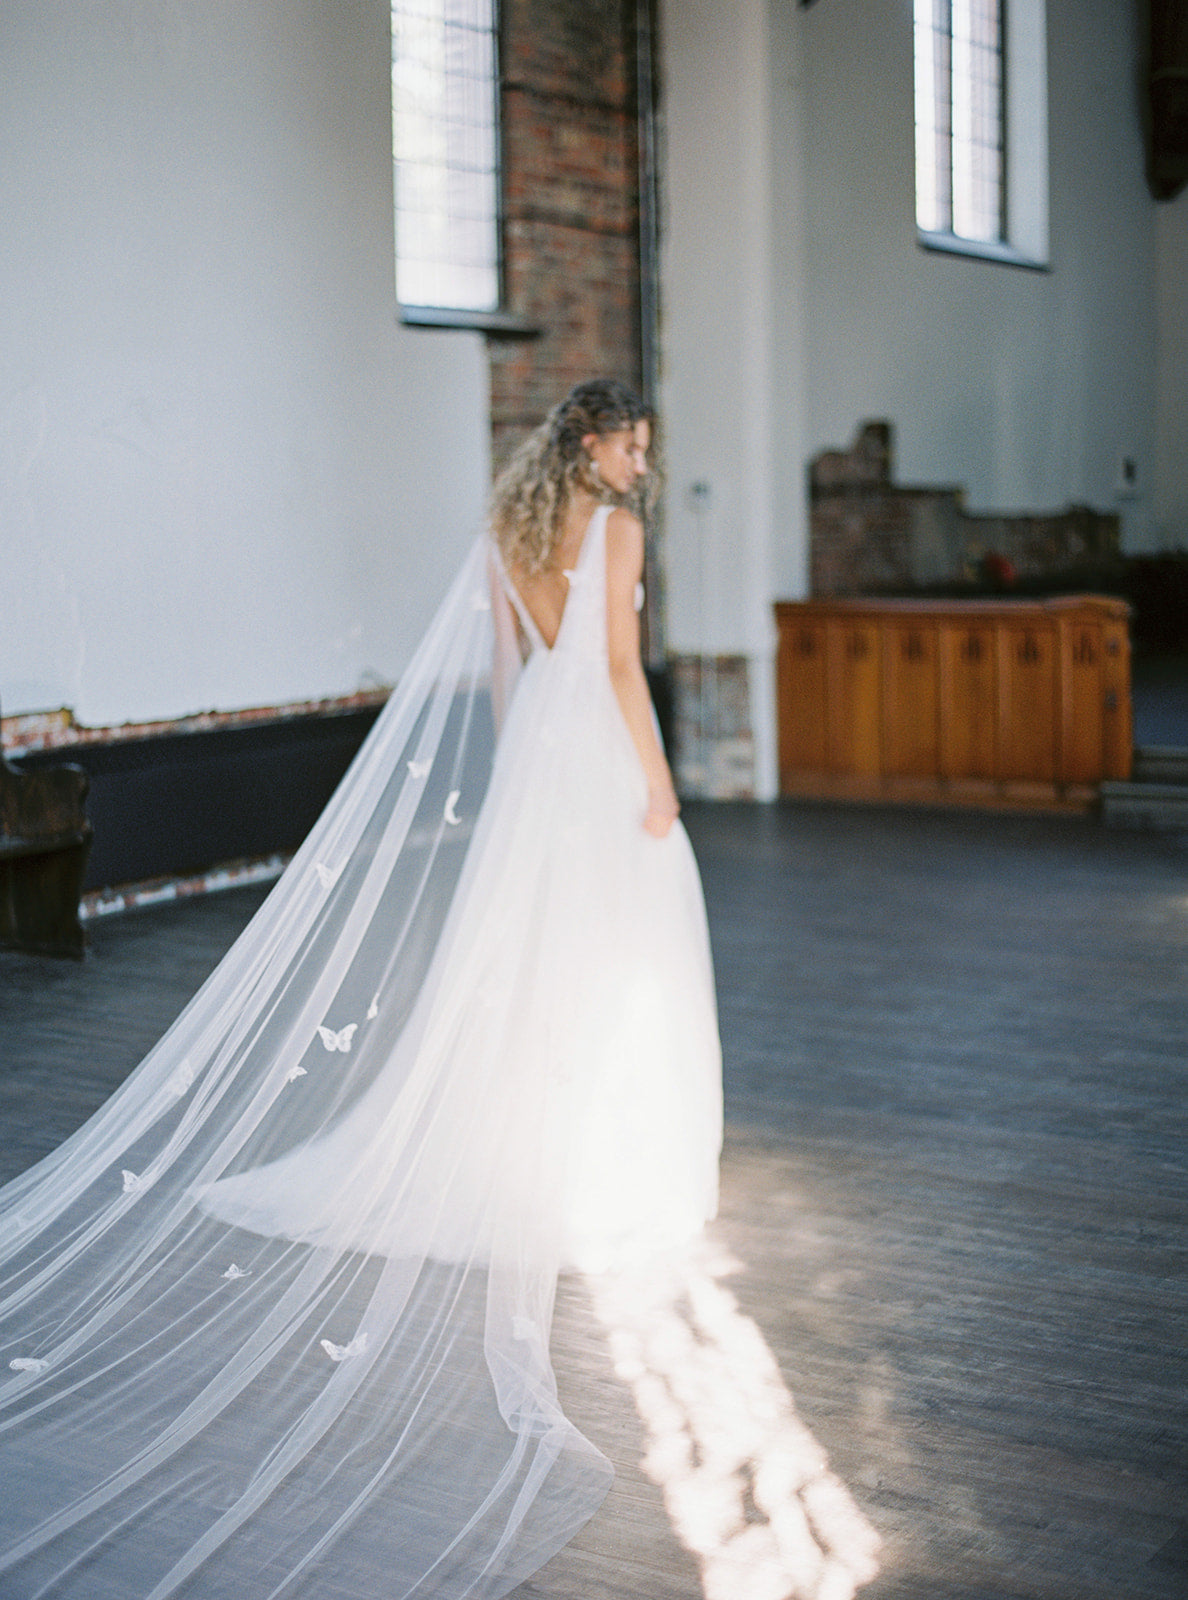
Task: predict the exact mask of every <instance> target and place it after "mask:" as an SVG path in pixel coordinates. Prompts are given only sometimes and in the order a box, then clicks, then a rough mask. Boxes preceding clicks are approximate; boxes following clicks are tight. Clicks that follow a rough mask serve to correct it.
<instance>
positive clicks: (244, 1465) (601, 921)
mask: <svg viewBox="0 0 1188 1600" xmlns="http://www.w3.org/2000/svg"><path fill="white" fill-rule="evenodd" d="M648 431H649V421H648V418H647V416H646V414H645V412H644V410H643V408H642V406H640V404H639V402H638V401H637V400H635V398H634V397H633V396H631V395H630V393H629V392H628V391H626V390H623V389H622V388H621V387H620V386H618V385H615V384H611V383H606V382H596V383H592V384H587V385H582V386H579V388H578V389H577V390H575V391H573V392H572V394H571V395H570V396H569V397H567V399H566V400H565V401H564V402H563V403H562V404H561V406H559V407H558V408H557V409H556V410H555V411H554V412H553V413H552V414H551V416H550V418H549V419H548V421H547V422H546V424H545V425H544V427H543V428H542V429H541V430H538V432H537V433H536V434H535V435H533V436H532V438H531V439H530V440H529V441H528V443H527V444H526V445H525V447H524V448H523V449H522V451H521V452H520V453H519V454H518V455H517V457H516V458H515V460H514V461H513V463H512V465H511V467H510V468H509V469H508V472H507V473H506V474H505V475H504V478H503V479H502V480H501V484H500V486H499V487H498V489H497V494H496V499H495V514H494V525H495V532H496V538H495V540H494V542H492V541H489V540H483V541H480V542H479V544H477V545H476V547H475V549H474V551H473V552H472V554H471V556H470V558H469V560H468V561H467V563H466V564H465V567H464V568H463V571H462V572H461V574H460V575H459V578H458V580H457V582H456V583H455V585H454V587H453V589H452V590H451V593H450V595H449V596H448V597H447V599H446V601H445V602H444V604H443V606H442V608H441V610H440V611H439V613H438V616H437V617H436V619H435V620H434V623H433V625H432V626H431V628H430V630H429V632H428V634H427V635H426V638H425V640H424V642H423V643H422V646H421V647H420V649H419V650H418V652H417V654H416V656H415V657H414V660H413V661H412V663H410V666H409V668H408V669H407V671H406V673H405V674H404V676H403V677H402V679H401V682H400V684H399V685H398V687H397V689H396V691H395V692H394V693H393V695H392V698H391V701H390V702H389V705H388V707H387V708H386V709H385V712H384V715H383V717H382V718H381V719H380V721H379V722H378V723H377V725H376V728H375V730H374V732H373V734H372V735H371V737H370V738H369V739H368V741H367V744H366V745H365V746H364V748H363V750H362V751H361V752H360V755H359V757H358V758H357V760H356V762H355V763H354V765H353V766H352V769H351V771H350V773H348V775H347V777H346V778H345V779H344V781H343V784H342V786H341V787H340V789H339V791H338V793H337V794H336V796H335V797H334V799H333V800H332V801H331V803H330V805H329V806H328V808H327V810H326V812H325V814H324V815H323V817H322V818H321V819H320V821H319V823H318V824H317V825H316V827H315V829H314V830H313V832H312V833H311V836H310V838H309V840H307V842H306V844H305V845H304V846H303V847H302V850H301V851H300V852H299V854H298V856H297V857H296V858H295V859H294V861H293V863H292V864H291V865H290V867H289V869H288V870H287V872H286V873H285V875H284V877H283V878H282V880H281V882H280V883H279V884H278V885H277V887H276V889H275V890H274V891H273V893H272V894H271V895H270V896H269V898H268V900H267V902H266V903H265V905H264V906H263V907H262V908H261V910H260V912H259V913H258V914H257V916H256V917H255V918H254V919H253V922H252V923H251V925H250V926H249V928H248V929H247V930H246V931H245V933H244V934H243V935H242V936H241V938H240V940H239V941H238V942H237V944H236V945H235V947H234V948H233V949H232V951H231V952H230V953H229V954H228V956H227V957H226V958H225V960H224V962H223V963H222V964H221V965H220V967H219V969H218V970H217V971H216V973H215V974H214V975H213V976H212V978H211V979H210V980H209V981H208V982H207V984H206V985H205V986H204V987H203V989H202V990H201V991H200V993H199V994H198V996H196V997H195V1000H194V1001H193V1002H191V1004H190V1006H189V1007H188V1008H187V1009H186V1011H185V1012H184V1013H183V1014H182V1016H181V1017H180V1018H179V1019H178V1021H177V1023H175V1024H174V1026H173V1028H172V1029H171V1030H170V1032H169V1033H168V1034H167V1035H166V1037H165V1038H164V1039H163V1040H162V1041H161V1043H160V1045H158V1046H157V1048H156V1049H155V1050H154V1051H153V1052H152V1053H151V1054H150V1055H149V1057H148V1058H146V1060H145V1061H144V1062H143V1063H142V1065H141V1067H140V1068H139V1069H138V1070H137V1072H136V1073H134V1074H133V1076H132V1077H131V1078H130V1079H129V1080H128V1082H127V1083H126V1084H125V1085H124V1086H123V1088H122V1089H121V1090H120V1091H119V1092H118V1093H117V1095H115V1096H114V1097H113V1098H112V1100H111V1101H110V1102H109V1103H108V1105H107V1106H105V1107H104V1108H103V1109H102V1110H101V1111H100V1112H99V1113H98V1114H97V1115H96V1117H94V1118H93V1119H92V1120H91V1122H89V1123H88V1124H87V1125H86V1126H85V1127H84V1128H83V1129H81V1130H80V1131H79V1133H78V1134H77V1135H75V1136H74V1138H73V1139H71V1140H70V1141H68V1142H67V1144H66V1145H65V1146H63V1147H62V1148H61V1149H60V1150H59V1151H57V1152H55V1153H54V1154H53V1155H52V1156H50V1157H49V1158H47V1160H46V1161H44V1162H42V1163H40V1164H39V1165H38V1166H37V1167H36V1168H34V1169H33V1170H32V1171H31V1172H29V1173H27V1174H25V1175H24V1176H23V1177H22V1178H20V1179H18V1180H17V1181H16V1182H15V1183H13V1184H11V1185H9V1186H8V1188H6V1189H5V1190H4V1191H3V1192H2V1193H0V1260H2V1262H3V1267H4V1272H5V1284H4V1291H3V1294H2V1296H0V1348H2V1349H3V1352H4V1362H5V1368H6V1369H7V1370H5V1371H4V1377H5V1379H6V1380H7V1381H6V1382H5V1383H4V1384H3V1385H0V1476H2V1478H3V1482H4V1485H5V1494H4V1496H3V1504H2V1505H0V1574H2V1576H0V1592H2V1593H3V1594H4V1595H5V1596H6V1597H11V1600H32V1597H33V1596H34V1595H37V1596H45V1597H47V1600H48V1597H49V1596H51V1595H52V1596H59V1597H62V1600H66V1597H72V1600H84V1597H85V1600H99V1597H101V1596H109V1597H111V1600H150V1597H151V1600H164V1597H165V1596H167V1595H173V1594H181V1595H193V1596H195V1597H197V1596H201V1597H203V1600H214V1597H224V1596H225V1597H227V1600H230V1597H232V1596H234V1597H235V1600H244V1597H246V1596H251V1597H252V1600H256V1597H257V1596H264V1595H269V1596H273V1595H275V1596H280V1595H282V1594H283V1595H285V1596H297V1595H301V1594H307V1595H314V1594H316V1595H318V1596H319V1597H322V1596H328V1595H331V1594H334V1595H339V1594H341V1595H344V1596H345V1595H350V1594H353V1593H355V1592H356V1591H357V1592H359V1593H364V1592H367V1593H370V1592H372V1590H373V1587H374V1575H375V1573H376V1572H377V1571H379V1572H382V1574H383V1578H384V1582H385V1591H384V1592H385V1600H388V1597H391V1600H396V1597H399V1596H412V1595H414V1594H415V1595H417V1596H430V1595H431V1596H434V1597H438V1600H453V1597H460V1596H463V1595H474V1596H479V1595H481V1596H496V1595H500V1594H504V1593H506V1592H507V1590H508V1589H510V1588H512V1587H514V1585H515V1584H516V1583H517V1582H519V1581H520V1580H521V1579H522V1578H523V1577H524V1576H526V1575H527V1574H528V1573H530V1572H531V1571H533V1570H534V1569H535V1568H536V1567H537V1566H539V1565H540V1564H541V1563H542V1562H543V1561H544V1560H546V1559H547V1558H548V1556H549V1555H550V1554H552V1553H553V1551H555V1550H556V1549H557V1548H558V1547H559V1546H560V1545H561V1544H563V1543H564V1542H565V1541H566V1540H567V1539H568V1538H569V1537H570V1536H571V1535H572V1533H573V1532H574V1531H575V1530H576V1528H577V1527H578V1526H580V1524H581V1523H582V1522H583V1521H584V1520H585V1519H586V1518H587V1517H588V1516H589V1515H590V1514H591V1513H592V1511H593V1510H594V1509H595V1507H596V1506H597V1504H598V1502H599V1500H600V1498H601V1496H602V1495H603V1494H604V1493H605V1489H606V1486H607V1483H608V1481H609V1468H608V1466H607V1464H606V1462H605V1460H604V1459H603V1458H602V1457H601V1455H600V1454H599V1453H598V1452H597V1451H596V1450H594V1449H593V1448H592V1447H591V1446H590V1445H589V1444H588V1443H587V1442H586V1441H585V1440H584V1439H583V1438H582V1437H581V1436H580V1435H579V1434H578V1433H577V1432H576V1430H575V1429H574V1428H573V1427H572V1425H571V1424H570V1423H569V1422H568V1420H567V1419H566V1418H565V1417H564V1415H563V1414H562V1412H561V1410H560V1408H559V1407H558V1405H557V1400H556V1391H555V1386H554V1381H553V1375H552V1369H551V1366H550V1362H549V1356H548V1333H549V1325H550V1319H551V1312H552V1299H553V1291H554V1286H555V1280H556V1274H557V1271H558V1269H559V1268H562V1267H564V1266H566V1265H569V1266H576V1267H580V1268H584V1269H586V1270H600V1269H602V1268H604V1267H606V1266H608V1265H612V1264H614V1263H615V1262H616V1261H618V1260H621V1259H623V1258H625V1257H637V1256H638V1255H639V1254H641V1253H644V1252H648V1251H654V1250H657V1249H667V1248H671V1247H672V1246H674V1245H677V1244H679V1243H680V1242H681V1241H682V1240H684V1239H687V1238H688V1237H689V1236H690V1235H692V1234H694V1233H695V1232H696V1231H697V1230H698V1229H699V1228H700V1226H701V1224H702V1223H703V1222H704V1220H705V1219H706V1218H707V1217H708V1216H710V1215H712V1213H713V1210H714V1207H715V1204H716V1181H717V1157H718V1149H719V1144H720V1134H721V1091H720V1063H719V1055H718V1043H717V1030H716V1019H715V1012H714V999H713V984H712V973H711V969H710V962H709V951H708V942H707V939H706V934H705V920H704V909H703V906H702V902H701V892H700V885H699V882H698V878H697V873H696V868H695V865H694V863H693V860H692V856H691V853H690V850H689V846H688V842H687V839H686V837H685V835H684V832H683V829H682V828H681V826H680V824H679V822H678V821H677V804H676V799H675V795H674V792H673V787H672V781H671V777H670V774H669V771H668V767H667V763H666V762H665V759H664V755H663V752H662V750H661V747H660V742H659V739H658V737H657V734H656V728H655V722H654V719H653V717H652V714H651V708H650V703H649V701H648V698H647V690H646V685H645V681H644V677H643V672H642V668H641V666H640V660H639V635H638V612H637V599H638V585H639V581H640V578H641V575H642V565H643V534H642V529H641V526H640V523H639V522H638V520H637V519H636V518H635V517H634V516H633V515H631V514H630V513H629V512H628V511H627V510H625V509H623V508H622V507H621V505H620V504H619V502H620V501H622V500H623V499H625V498H626V497H627V496H628V495H629V493H630V491H631V490H632V489H633V487H634V486H635V485H636V483H637V480H639V479H640V478H641V477H642V475H643V473H644V471H645V456H646V451H647V447H648V442H649V441H648ZM492 660H493V661H494V663H495V665H494V667H492V664H491V663H492Z"/></svg>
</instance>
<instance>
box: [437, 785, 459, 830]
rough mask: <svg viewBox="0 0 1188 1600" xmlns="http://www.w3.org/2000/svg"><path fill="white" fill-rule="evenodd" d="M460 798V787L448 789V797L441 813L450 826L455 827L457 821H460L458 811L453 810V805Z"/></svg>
mask: <svg viewBox="0 0 1188 1600" xmlns="http://www.w3.org/2000/svg"><path fill="white" fill-rule="evenodd" d="M461 798H462V791H461V789H451V790H450V797H449V799H448V800H447V801H446V803H445V811H444V812H443V813H442V815H443V816H444V817H445V819H446V821H447V822H448V823H449V824H450V826H451V827H452V828H456V827H457V826H458V824H459V822H461V820H462V819H461V817H459V815H458V813H457V812H456V811H455V810H454V807H455V806H456V805H457V804H458V801H459V800H460V799H461Z"/></svg>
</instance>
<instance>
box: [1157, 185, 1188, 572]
mask: <svg viewBox="0 0 1188 1600" xmlns="http://www.w3.org/2000/svg"><path fill="white" fill-rule="evenodd" d="M1155 237H1156V249H1157V264H1158V293H1157V305H1158V312H1159V359H1158V363H1157V401H1156V420H1157V427H1158V436H1157V441H1156V452H1155V519H1154V521H1155V538H1156V542H1157V543H1158V544H1159V545H1160V546H1161V547H1163V548H1170V549H1176V550H1188V190H1183V191H1181V193H1180V194H1179V195H1178V196H1177V197H1176V199H1175V200H1172V201H1169V202H1168V203H1167V204H1165V205H1161V206H1159V207H1158V208H1157V211H1156V223H1155Z"/></svg>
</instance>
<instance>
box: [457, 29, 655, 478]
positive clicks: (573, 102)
mask: <svg viewBox="0 0 1188 1600" xmlns="http://www.w3.org/2000/svg"><path fill="white" fill-rule="evenodd" d="M634 14H635V8H634V5H633V4H632V3H631V0H504V3H503V41H502V75H503V172H504V208H505V209H504V217H505V225H504V250H505V257H504V260H505V273H506V300H507V309H508V310H509V311H511V312H513V313H514V314H515V315H517V316H520V317H523V318H525V319H526V320H528V321H529V322H531V323H532V324H533V326H534V327H536V328H538V329H539V330H540V334H539V337H537V338H533V339H521V338H513V339H504V338H492V339H491V340H490V341H489V349H490V359H491V431H492V446H493V450H494V455H495V460H496V462H497V463H499V462H501V461H502V460H503V459H504V457H505V456H506V454H507V451H508V449H509V448H510V447H511V446H512V445H513V444H514V443H515V442H516V441H517V440H518V438H519V437H520V436H521V435H522V434H523V432H524V431H525V430H526V429H527V428H529V427H531V426H533V425H534V424H535V423H537V422H539V421H540V419H541V417H542V416H543V415H544V413H545V412H546V411H547V410H548V409H549V407H550V406H551V405H553V404H554V403H555V402H556V401H557V400H558V399H560V397H561V396H562V395H563V394H564V393H565V391H566V390H567V389H568V388H569V387H570V386H571V385H572V384H574V383H576V382H578V381H579V380H580V379H582V378H588V377H596V376H603V375H605V376H611V377H618V378H622V379H625V380H626V381H627V382H629V383H635V384H638V383H639V382H640V366H641V354H640V329H639V222H638V213H639V183H638V168H637V153H636V145H637V137H636V127H637V119H636V97H635V32H634Z"/></svg>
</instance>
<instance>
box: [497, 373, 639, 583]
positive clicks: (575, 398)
mask: <svg viewBox="0 0 1188 1600" xmlns="http://www.w3.org/2000/svg"><path fill="white" fill-rule="evenodd" d="M650 420H651V412H650V410H649V409H648V407H647V406H646V405H645V404H644V402H643V401H642V400H641V399H640V397H639V396H638V395H637V394H636V393H635V392H634V390H632V389H629V388H628V387H627V385H626V384H624V383H619V382H617V381H616V380H615V379H613V378H593V379H590V380H589V381H588V382H586V383H579V384H578V385H577V386H576V387H575V388H573V389H571V390H570V391H569V393H568V394H567V395H566V396H565V399H564V400H562V401H561V403H560V404H559V405H556V406H554V407H553V409H552V410H551V411H550V412H549V414H548V416H547V417H546V418H545V420H544V421H543V422H542V423H541V425H540V426H539V427H538V428H535V429H533V431H532V432H531V433H530V434H529V435H528V437H527V438H526V439H525V440H524V442H523V443H522V444H521V445H520V446H519V448H518V449H517V450H516V451H515V452H514V453H513V455H512V457H511V459H510V460H509V461H508V463H507V465H506V466H505V467H504V469H503V471H502V472H501V473H500V474H499V476H498V478H497V479H496V480H495V487H494V489H493V490H492V493H491V529H492V532H493V533H494V535H495V541H496V543H497V544H498V546H499V551H500V554H501V555H502V556H503V559H504V562H505V563H506V565H507V566H508V567H519V568H520V569H521V570H525V571H528V572H540V571H542V570H543V569H544V568H545V567H547V566H548V564H549V561H550V558H551V557H552V554H553V551H554V550H555V549H556V547H557V545H558V543H559V541H560V539H561V535H562V531H563V529H564V524H565V513H566V511H567V510H568V508H569V504H570V502H571V500H572V499H573V496H574V494H575V493H576V492H580V491H582V490H584V491H585V492H586V493H588V494H592V495H593V496H594V497H595V498H596V499H598V500H602V501H610V502H613V503H615V504H618V503H619V497H618V496H616V495H613V494H612V493H611V492H610V491H609V490H608V489H607V487H606V485H605V484H604V483H602V482H601V481H600V480H599V479H598V478H597V477H595V476H594V474H593V473H592V471H591V466H592V462H591V461H590V457H589V456H588V455H587V453H586V451H585V450H584V449H583V448H582V440H583V439H585V438H586V437H587V436H588V435H589V434H591V433H600V434H601V433H617V432H618V430H619V429H620V428H632V427H634V426H635V424H636V423H637V422H649V421H650ZM648 477H649V478H650V477H651V474H650V473H649V474H648ZM642 487H643V489H644V495H645V496H646V494H647V480H644V484H643V486H642ZM632 498H633V499H634V498H635V496H634V495H633V497H632Z"/></svg>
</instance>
